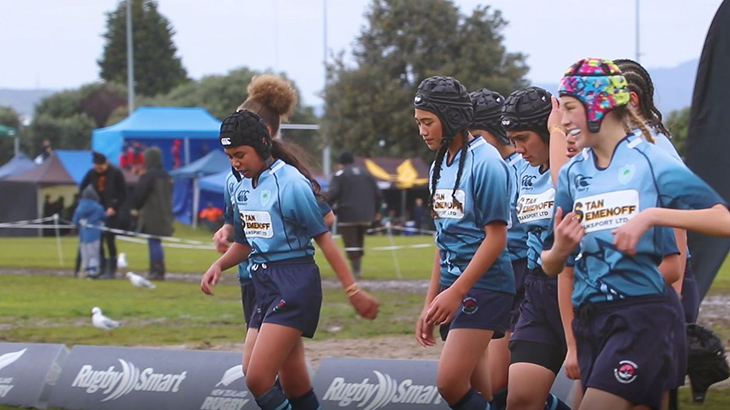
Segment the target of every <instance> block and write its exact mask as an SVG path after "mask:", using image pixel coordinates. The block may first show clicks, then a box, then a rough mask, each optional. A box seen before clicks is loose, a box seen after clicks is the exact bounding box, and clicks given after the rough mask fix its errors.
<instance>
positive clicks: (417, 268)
mask: <svg viewBox="0 0 730 410" xmlns="http://www.w3.org/2000/svg"><path fill="white" fill-rule="evenodd" d="M175 236H176V237H178V238H181V239H187V240H195V241H200V242H201V243H202V244H203V245H209V244H211V236H212V234H211V233H210V232H207V231H204V230H202V229H197V230H193V229H192V228H190V227H189V226H186V225H182V224H176V226H175ZM392 241H393V242H391V239H390V238H388V237H386V236H380V235H377V236H367V237H366V241H365V248H366V255H365V258H364V260H363V273H364V276H365V277H367V278H369V279H397V272H396V265H395V261H394V252H393V251H389V250H386V251H382V250H380V251H378V250H372V249H373V248H380V247H388V246H391V245H393V244H395V245H397V246H406V247H407V246H413V245H417V246H418V245H421V246H426V245H428V247H418V248H406V249H399V250H398V251H397V253H396V255H397V259H398V264H399V266H400V273H401V278H402V279H427V278H428V277H429V275H430V272H431V266H432V263H433V254H434V252H435V246H433V244H434V242H433V239H432V238H431V237H430V236H395V237H393V239H392ZM60 242H61V253H62V255H63V263H62V264H61V263H60V262H59V257H58V254H59V252H58V245H57V243H56V240H55V238H0V268H41V269H42V268H48V269H65V270H69V269H73V266H74V262H75V257H76V250H77V248H78V239H77V238H76V237H62V238H61V241H60ZM337 243H338V244H340V246H342V241H341V240H340V239H337ZM117 249H118V252H124V253H126V254H127V261H128V263H129V267H128V268H126V269H125V271H126V270H131V271H134V272H146V271H147V269H148V256H147V255H148V253H147V245H146V244H140V243H133V242H128V241H124V240H121V239H117ZM165 254H166V264H167V270H168V271H169V272H181V273H194V274H202V273H203V272H205V271H206V270H207V269H208V266H210V264H211V263H212V262H213V261H215V259H216V258H217V257H218V256H219V254H218V253H217V252H216V251H215V250H212V249H181V248H174V247H166V248H165ZM316 259H317V262H318V264H319V266H320V269H321V272H322V276H323V277H329V278H331V277H334V273H333V272H332V270H331V269H330V267H329V265H328V264H327V262H326V261H325V260H324V257H323V256H322V255H321V253H319V252H318V253H317V255H316ZM234 271H235V270H234V269H231V270H230V271H229V272H234ZM710 292H711V293H713V294H728V293H730V258H728V260H726V261H725V263H724V264H723V266H722V267H721V268H720V271H719V272H718V275H717V278H715V282H714V283H713V287H712V289H711V291H710Z"/></svg>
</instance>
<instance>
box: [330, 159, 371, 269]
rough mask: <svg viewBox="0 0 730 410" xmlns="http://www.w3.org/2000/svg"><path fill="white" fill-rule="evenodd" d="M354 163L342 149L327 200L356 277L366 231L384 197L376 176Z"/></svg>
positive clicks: (359, 266)
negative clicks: (335, 216) (335, 215)
mask: <svg viewBox="0 0 730 410" xmlns="http://www.w3.org/2000/svg"><path fill="white" fill-rule="evenodd" d="M354 162H355V157H353V155H352V153H350V152H347V151H345V152H343V153H342V155H340V158H339V160H338V161H337V167H338V168H339V170H338V171H337V172H336V173H335V176H334V177H333V178H332V181H331V182H330V186H329V192H328V193H327V202H328V203H329V204H330V205H331V206H332V207H333V208H334V209H335V213H336V214H337V229H338V230H339V232H340V234H341V235H342V239H343V240H344V242H345V250H346V251H347V258H348V259H349V260H350V265H351V266H352V273H353V274H354V275H355V277H356V278H359V277H360V275H361V269H362V266H361V265H362V257H363V255H364V254H365V252H364V246H365V231H367V230H368V228H369V227H370V224H371V223H372V221H373V220H374V219H375V214H376V213H377V211H378V209H380V203H381V202H382V200H383V196H382V194H381V192H380V189H379V188H378V185H377V183H376V182H375V178H373V176H372V175H370V173H369V172H368V171H367V170H365V169H362V168H360V167H358V166H355V165H353V163H354Z"/></svg>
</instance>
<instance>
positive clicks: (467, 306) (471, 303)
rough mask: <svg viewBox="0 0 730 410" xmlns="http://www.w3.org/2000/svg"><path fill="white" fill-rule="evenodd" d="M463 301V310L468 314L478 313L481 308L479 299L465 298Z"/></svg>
mask: <svg viewBox="0 0 730 410" xmlns="http://www.w3.org/2000/svg"><path fill="white" fill-rule="evenodd" d="M461 303H462V306H461V311H462V312H464V313H466V314H467V315H471V314H473V313H476V311H477V309H479V306H477V300H476V299H474V298H471V297H470V298H464V300H462V301H461Z"/></svg>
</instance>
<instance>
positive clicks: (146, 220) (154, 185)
mask: <svg viewBox="0 0 730 410" xmlns="http://www.w3.org/2000/svg"><path fill="white" fill-rule="evenodd" d="M144 162H145V172H144V173H143V174H142V176H141V177H140V178H139V182H138V183H137V187H136V188H135V190H134V193H133V194H132V210H131V211H130V213H131V214H132V216H136V217H138V221H137V230H138V231H139V232H141V233H144V234H148V235H154V236H170V235H172V231H173V226H172V223H173V214H172V180H171V179H170V175H169V174H168V173H167V172H166V171H165V170H164V169H163V168H162V151H160V149H159V148H157V147H152V148H148V149H146V150H145V151H144ZM147 244H148V246H149V252H150V271H149V274H148V278H149V279H150V280H165V252H164V250H163V249H162V241H161V240H160V238H149V239H147Z"/></svg>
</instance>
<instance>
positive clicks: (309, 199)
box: [282, 178, 329, 238]
mask: <svg viewBox="0 0 730 410" xmlns="http://www.w3.org/2000/svg"><path fill="white" fill-rule="evenodd" d="M284 195H285V198H286V200H285V201H283V204H282V213H283V215H284V217H285V218H291V219H292V220H293V222H294V223H295V224H296V225H298V226H300V227H303V228H304V229H306V231H307V236H309V237H310V238H311V237H314V236H317V235H319V234H321V233H323V232H327V231H329V229H327V226H326V225H325V224H324V219H323V218H322V216H323V214H322V209H321V208H320V205H319V201H317V198H316V197H315V196H314V191H313V190H312V186H311V185H310V184H309V182H308V181H306V180H304V179H303V178H301V179H297V180H294V181H291V183H289V184H287V188H286V191H285V192H284Z"/></svg>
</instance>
